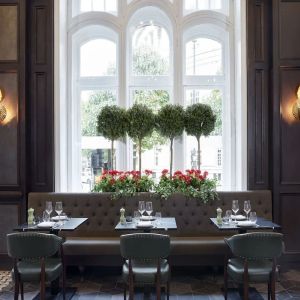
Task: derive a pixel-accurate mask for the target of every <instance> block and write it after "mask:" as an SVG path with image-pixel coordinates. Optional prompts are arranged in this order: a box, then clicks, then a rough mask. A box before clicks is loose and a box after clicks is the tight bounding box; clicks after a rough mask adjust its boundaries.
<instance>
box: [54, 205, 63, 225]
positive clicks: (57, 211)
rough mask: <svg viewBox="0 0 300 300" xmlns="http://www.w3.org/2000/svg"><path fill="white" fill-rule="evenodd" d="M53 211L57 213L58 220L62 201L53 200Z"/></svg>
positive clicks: (61, 209)
mask: <svg viewBox="0 0 300 300" xmlns="http://www.w3.org/2000/svg"><path fill="white" fill-rule="evenodd" d="M55 211H56V213H57V215H58V221H60V214H61V213H62V211H63V207H62V202H61V201H58V202H55Z"/></svg>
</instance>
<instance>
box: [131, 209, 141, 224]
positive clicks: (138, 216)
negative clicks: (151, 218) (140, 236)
mask: <svg viewBox="0 0 300 300" xmlns="http://www.w3.org/2000/svg"><path fill="white" fill-rule="evenodd" d="M133 220H134V223H136V224H137V223H138V222H139V220H140V213H139V212H138V211H137V210H135V211H134V212H133Z"/></svg>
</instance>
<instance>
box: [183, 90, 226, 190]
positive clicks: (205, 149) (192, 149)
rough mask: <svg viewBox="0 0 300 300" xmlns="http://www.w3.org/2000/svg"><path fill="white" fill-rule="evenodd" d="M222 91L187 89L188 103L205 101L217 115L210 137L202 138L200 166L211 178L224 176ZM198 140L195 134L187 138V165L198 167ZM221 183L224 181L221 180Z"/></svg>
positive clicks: (186, 97) (188, 166)
mask: <svg viewBox="0 0 300 300" xmlns="http://www.w3.org/2000/svg"><path fill="white" fill-rule="evenodd" d="M222 98H223V96H222V93H221V91H220V90H218V89H214V90H209V89H186V92H185V99H186V104H187V105H191V104H194V103H204V104H208V105H210V106H211V107H212V109H213V111H214V113H215V114H216V116H217V120H216V127H215V130H214V131H213V132H212V133H211V135H210V136H208V137H201V139H200V144H201V146H200V149H201V150H200V166H201V169H202V170H206V171H208V173H209V176H210V177H211V178H214V177H215V178H217V179H218V178H222V174H223V168H222V152H223V145H222ZM197 152H198V147H197V140H196V138H195V137H193V136H187V138H186V153H187V157H186V167H187V168H197ZM219 184H220V185H221V184H222V182H221V180H219Z"/></svg>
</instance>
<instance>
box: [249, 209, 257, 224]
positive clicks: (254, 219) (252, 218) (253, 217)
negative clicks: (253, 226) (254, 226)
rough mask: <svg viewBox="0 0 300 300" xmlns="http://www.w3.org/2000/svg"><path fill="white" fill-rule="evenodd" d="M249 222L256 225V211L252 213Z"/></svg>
mask: <svg viewBox="0 0 300 300" xmlns="http://www.w3.org/2000/svg"><path fill="white" fill-rule="evenodd" d="M249 221H250V222H253V223H256V222H257V216H256V212H255V211H251V212H250V215H249Z"/></svg>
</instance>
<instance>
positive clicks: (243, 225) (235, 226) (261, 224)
mask: <svg viewBox="0 0 300 300" xmlns="http://www.w3.org/2000/svg"><path fill="white" fill-rule="evenodd" d="M210 221H211V223H212V224H213V225H214V226H216V227H217V228H218V229H219V230H220V231H236V232H238V233H239V234H242V233H246V232H247V231H249V230H256V231H258V230H273V231H279V230H281V226H280V225H278V224H276V223H274V222H273V221H271V220H267V219H265V218H262V217H257V221H256V222H249V221H248V220H239V221H237V220H236V221H235V220H232V221H230V222H226V223H224V222H223V221H222V222H221V223H218V222H217V218H210Z"/></svg>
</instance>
